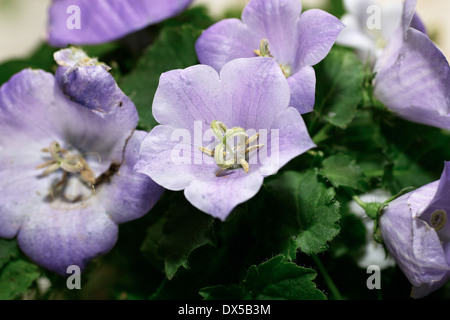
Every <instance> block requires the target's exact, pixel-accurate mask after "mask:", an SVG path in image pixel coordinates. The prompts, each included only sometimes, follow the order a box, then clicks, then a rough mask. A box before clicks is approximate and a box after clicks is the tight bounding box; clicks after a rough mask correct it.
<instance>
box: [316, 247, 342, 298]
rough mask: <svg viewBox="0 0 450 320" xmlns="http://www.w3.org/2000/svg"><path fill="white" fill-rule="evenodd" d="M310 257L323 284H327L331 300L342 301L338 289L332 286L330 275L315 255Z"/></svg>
mask: <svg viewBox="0 0 450 320" xmlns="http://www.w3.org/2000/svg"><path fill="white" fill-rule="evenodd" d="M311 257H312V259H313V260H314V262H315V264H316V265H317V268H318V269H319V272H320V273H321V275H322V277H323V279H324V280H325V283H326V284H327V286H328V289H329V290H330V293H331V296H332V297H333V299H334V300H344V299H343V298H342V296H341V293H340V292H339V289H338V288H337V287H336V285H335V284H334V282H333V280H332V279H331V277H330V275H329V274H328V272H327V270H326V269H325V267H324V265H323V264H322V261H320V259H319V257H318V256H316V255H312V256H311Z"/></svg>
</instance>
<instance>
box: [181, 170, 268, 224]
mask: <svg viewBox="0 0 450 320" xmlns="http://www.w3.org/2000/svg"><path fill="white" fill-rule="evenodd" d="M262 183H263V177H262V176H261V175H260V174H259V173H257V172H250V173H245V172H244V171H243V170H232V171H227V172H226V173H224V174H223V176H221V177H216V176H215V175H212V176H211V177H210V178H209V179H206V180H194V181H193V182H192V183H191V184H190V185H189V186H188V187H187V188H186V189H185V190H184V194H185V196H186V199H188V201H189V202H190V203H192V205H194V206H195V207H196V208H198V209H199V210H201V211H203V212H206V213H208V214H210V215H212V216H213V217H216V218H219V219H221V220H222V221H224V220H225V219H226V218H227V217H228V215H229V214H230V212H231V211H232V210H233V209H234V208H235V207H236V206H237V205H238V204H240V203H243V202H245V201H247V200H248V199H250V198H252V197H254V196H255V195H256V194H257V193H258V191H259V189H260V188H261V186H262Z"/></svg>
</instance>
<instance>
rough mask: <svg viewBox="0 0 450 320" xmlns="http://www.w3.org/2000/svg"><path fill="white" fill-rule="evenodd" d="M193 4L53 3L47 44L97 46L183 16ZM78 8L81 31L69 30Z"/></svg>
mask: <svg viewBox="0 0 450 320" xmlns="http://www.w3.org/2000/svg"><path fill="white" fill-rule="evenodd" d="M191 2H192V0H139V1H136V0H95V1H91V0H78V1H75V2H74V1H72V0H53V4H52V6H51V7H50V19H49V27H48V32H49V34H48V41H49V42H50V44H52V45H54V46H58V47H64V46H67V45H68V44H75V45H80V44H98V43H103V42H108V41H111V40H115V39H118V38H120V37H123V36H125V35H126V34H128V33H131V32H134V31H137V30H139V29H142V28H144V27H146V26H148V25H151V24H155V23H158V22H160V21H162V20H164V19H167V18H170V17H172V16H175V15H177V14H179V13H181V12H182V11H183V10H184V9H186V7H187V6H189V4H190V3H191ZM73 5H76V6H77V7H78V8H79V17H80V25H79V29H77V28H73V27H72V28H69V26H71V25H72V24H73V21H72V17H74V16H73V15H74V14H77V13H76V11H73V9H72V8H73V7H71V6H73Z"/></svg>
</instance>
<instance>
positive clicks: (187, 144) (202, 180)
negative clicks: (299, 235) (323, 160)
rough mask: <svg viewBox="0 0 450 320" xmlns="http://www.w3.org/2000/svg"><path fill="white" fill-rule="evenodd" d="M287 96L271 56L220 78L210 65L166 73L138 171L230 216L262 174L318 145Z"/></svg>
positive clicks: (237, 63) (242, 62)
mask: <svg viewBox="0 0 450 320" xmlns="http://www.w3.org/2000/svg"><path fill="white" fill-rule="evenodd" d="M289 99H290V92H289V85H288V82H287V81H286V78H285V77H284V75H283V73H282V71H281V69H280V67H279V66H278V64H277V62H276V61H275V59H273V58H258V57H256V58H246V59H236V60H233V61H231V62H229V63H228V64H226V65H225V66H224V67H223V69H222V70H221V72H220V75H219V74H218V73H217V72H216V71H215V70H214V69H213V68H211V67H209V66H206V65H197V66H193V67H189V68H187V69H184V70H174V71H169V72H166V73H164V74H162V76H161V78H160V83H159V87H158V89H157V92H156V94H155V98H154V102H153V115H154V117H155V119H156V120H157V121H158V122H159V123H160V124H161V125H159V126H156V127H155V128H153V130H152V131H151V132H150V134H149V135H148V136H147V138H145V140H144V142H143V144H142V147H141V160H140V161H139V162H138V164H137V166H136V170H138V172H141V173H145V174H147V175H148V176H150V177H151V178H152V179H153V180H154V181H155V182H157V183H158V184H160V185H162V186H163V187H165V188H167V189H170V190H176V191H178V190H184V194H185V196H186V198H187V199H188V200H189V201H190V202H191V203H192V204H193V205H194V206H195V207H197V208H199V209H200V210H202V211H204V212H206V213H209V214H210V215H212V216H214V217H218V218H220V219H222V220H225V219H226V218H227V216H228V214H229V213H230V212H231V210H232V209H233V208H234V207H235V206H236V205H238V204H239V203H242V202H245V201H246V200H248V199H250V198H252V197H253V196H254V195H255V194H256V193H257V192H258V190H259V189H260V187H261V185H262V183H263V179H264V177H265V176H268V175H272V174H274V173H276V172H277V171H278V169H279V168H280V167H282V166H283V165H285V164H286V163H287V162H288V161H290V160H291V159H292V158H294V157H296V156H298V155H300V154H302V153H303V152H305V151H307V150H308V149H310V148H312V147H314V143H313V142H312V140H311V138H310V137H309V135H308V132H307V130H306V127H305V124H304V122H303V119H302V118H301V116H300V114H299V113H298V111H297V110H295V109H294V108H290V107H288V105H289ZM208 128H211V129H209V130H205V129H208ZM205 131H206V132H205ZM180 139H181V141H180ZM269 153H270V156H269Z"/></svg>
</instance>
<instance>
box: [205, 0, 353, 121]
mask: <svg viewBox="0 0 450 320" xmlns="http://www.w3.org/2000/svg"><path fill="white" fill-rule="evenodd" d="M301 11H302V4H301V1H300V0H251V1H250V2H249V3H248V5H247V6H246V8H245V9H244V11H243V13H242V21H241V20H238V19H226V20H222V21H220V22H218V23H216V24H215V25H213V26H211V27H210V28H209V29H207V30H206V31H205V32H204V33H203V34H202V35H201V36H200V38H199V39H198V41H197V43H196V50H197V55H198V58H199V60H200V62H201V63H204V64H207V65H210V66H212V67H213V68H215V69H216V70H217V71H219V70H220V69H221V68H222V67H223V66H224V65H225V64H226V63H227V62H229V61H231V60H233V59H236V58H246V57H255V56H257V55H260V56H268V57H272V56H273V57H275V58H276V60H277V62H278V63H279V65H280V67H281V69H282V70H283V72H284V74H285V76H286V77H287V79H288V82H289V86H290V90H291V102H290V105H291V106H293V107H295V108H296V109H297V110H298V111H299V112H300V113H306V112H310V111H312V110H313V107H314V101H315V85H316V76H315V72H314V69H313V68H312V66H313V65H315V64H317V63H319V62H320V61H321V60H322V59H323V58H324V57H325V56H326V55H327V54H328V52H329V51H330V49H331V47H332V46H333V43H334V41H335V39H336V37H337V36H338V34H339V33H340V31H341V30H342V28H343V27H344V26H343V25H342V23H341V22H340V21H339V20H338V19H337V18H335V17H334V16H332V15H330V14H328V13H326V12H324V11H322V10H317V9H313V10H308V11H305V12H303V13H302V14H301V15H300V13H301Z"/></svg>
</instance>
